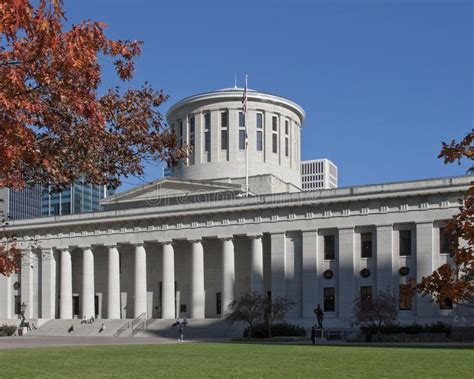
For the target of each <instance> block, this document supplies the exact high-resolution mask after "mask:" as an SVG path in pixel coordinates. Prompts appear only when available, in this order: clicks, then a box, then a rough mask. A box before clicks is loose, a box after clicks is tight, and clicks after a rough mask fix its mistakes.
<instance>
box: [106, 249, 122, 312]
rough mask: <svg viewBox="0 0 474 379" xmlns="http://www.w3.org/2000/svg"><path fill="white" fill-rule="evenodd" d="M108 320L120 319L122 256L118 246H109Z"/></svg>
mask: <svg viewBox="0 0 474 379" xmlns="http://www.w3.org/2000/svg"><path fill="white" fill-rule="evenodd" d="M108 255H109V257H108V258H109V259H108V266H109V267H108V279H107V291H108V293H107V318H109V319H119V318H120V256H119V251H118V249H117V246H116V245H109V246H108Z"/></svg>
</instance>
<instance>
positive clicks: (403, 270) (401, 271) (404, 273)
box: [398, 266, 410, 276]
mask: <svg viewBox="0 0 474 379" xmlns="http://www.w3.org/2000/svg"><path fill="white" fill-rule="evenodd" d="M409 272H410V269H409V268H408V267H407V266H403V267H400V269H399V270H398V273H399V274H400V275H401V276H407V275H408V273H409Z"/></svg>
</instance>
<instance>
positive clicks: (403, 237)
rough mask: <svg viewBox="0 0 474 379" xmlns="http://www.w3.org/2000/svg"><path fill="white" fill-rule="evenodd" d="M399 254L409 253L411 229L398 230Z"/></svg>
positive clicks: (405, 254)
mask: <svg viewBox="0 0 474 379" xmlns="http://www.w3.org/2000/svg"><path fill="white" fill-rule="evenodd" d="M399 236H400V238H399V240H400V256H407V255H411V230H400V231H399Z"/></svg>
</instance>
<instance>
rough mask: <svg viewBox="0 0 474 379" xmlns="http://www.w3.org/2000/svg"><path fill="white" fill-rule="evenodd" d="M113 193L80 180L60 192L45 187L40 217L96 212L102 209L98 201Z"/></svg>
mask: <svg viewBox="0 0 474 379" xmlns="http://www.w3.org/2000/svg"><path fill="white" fill-rule="evenodd" d="M113 193H114V192H113V191H111V190H107V189H105V187H104V186H99V185H95V184H90V183H85V182H84V181H82V180H78V181H77V182H76V183H75V184H73V185H71V186H69V187H68V188H66V189H65V190H63V191H61V192H54V191H52V189H51V188H50V187H47V188H44V189H43V195H42V204H41V215H42V216H59V215H68V214H74V213H86V212H97V211H100V210H101V209H102V206H101V204H100V201H101V200H102V199H104V198H106V197H107V196H110V195H111V194H113Z"/></svg>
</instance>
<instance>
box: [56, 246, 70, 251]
mask: <svg viewBox="0 0 474 379" xmlns="http://www.w3.org/2000/svg"><path fill="white" fill-rule="evenodd" d="M56 250H58V251H60V252H63V251H69V250H70V249H69V246H60V247H57V248H56Z"/></svg>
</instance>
